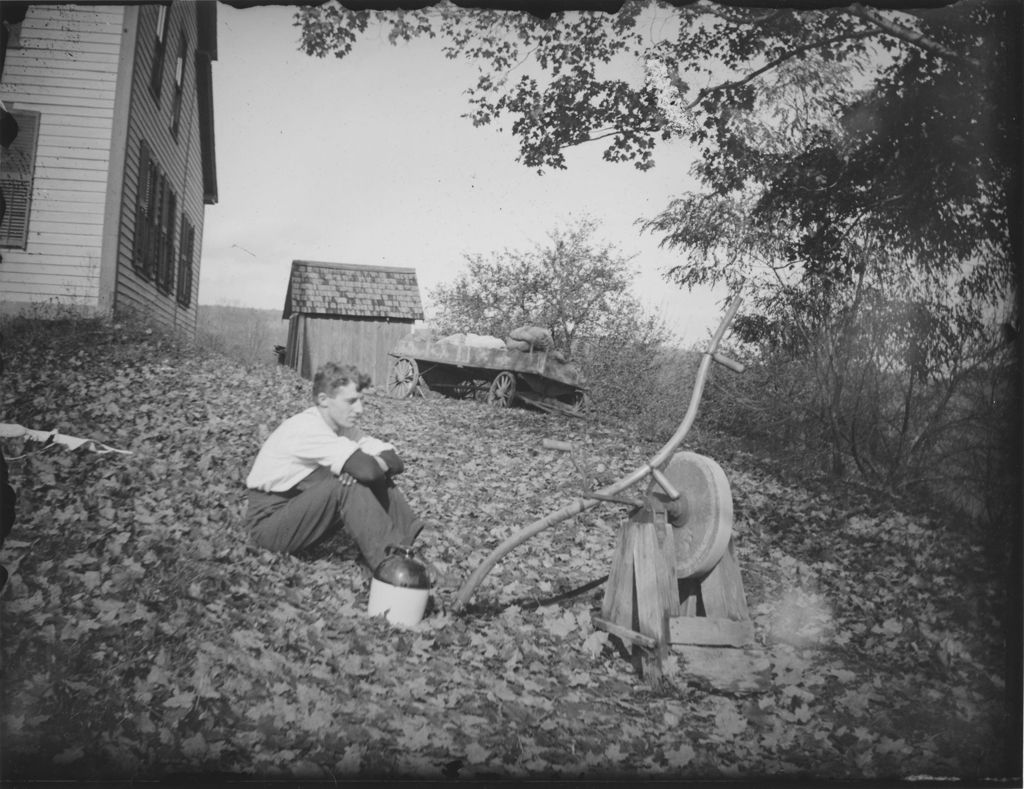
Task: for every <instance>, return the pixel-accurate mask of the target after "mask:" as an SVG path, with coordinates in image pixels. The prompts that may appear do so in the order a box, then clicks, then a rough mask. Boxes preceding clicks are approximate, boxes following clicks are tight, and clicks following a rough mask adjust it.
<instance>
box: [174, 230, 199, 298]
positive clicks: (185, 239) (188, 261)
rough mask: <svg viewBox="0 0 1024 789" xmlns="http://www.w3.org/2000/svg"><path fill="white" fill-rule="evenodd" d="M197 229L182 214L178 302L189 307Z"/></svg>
mask: <svg viewBox="0 0 1024 789" xmlns="http://www.w3.org/2000/svg"><path fill="white" fill-rule="evenodd" d="M195 241H196V231H195V228H194V227H192V223H191V222H190V221H189V220H188V217H186V216H185V213H184V212H182V214H181V240H180V241H179V242H178V245H179V246H178V250H179V251H178V294H177V297H178V304H180V305H181V306H182V307H188V305H189V304H191V303H192V253H193V247H194V246H195Z"/></svg>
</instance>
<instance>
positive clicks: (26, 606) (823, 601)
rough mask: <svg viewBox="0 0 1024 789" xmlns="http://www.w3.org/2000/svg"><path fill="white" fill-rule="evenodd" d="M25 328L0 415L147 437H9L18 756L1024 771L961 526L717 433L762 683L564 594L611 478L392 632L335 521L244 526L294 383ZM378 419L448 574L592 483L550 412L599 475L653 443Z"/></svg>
mask: <svg viewBox="0 0 1024 789" xmlns="http://www.w3.org/2000/svg"><path fill="white" fill-rule="evenodd" d="M6 334H7V342H6V354H7V357H8V373H7V375H6V376H5V379H4V381H3V394H2V400H0V421H2V422H14V423H19V424H22V425H24V426H26V427H32V428H39V429H50V428H58V429H60V430H61V431H62V432H66V433H70V434H72V435H77V436H88V437H92V438H97V439H99V440H101V441H105V442H107V443H109V444H111V445H113V446H116V447H120V448H125V449H130V450H131V451H132V452H133V454H132V455H130V456H125V455H99V454H93V453H89V452H71V451H67V450H63V449H54V448H43V447H41V446H40V445H39V444H37V443H26V442H24V441H21V440H10V439H8V440H5V441H4V451H5V454H6V455H7V456H8V457H13V458H14V459H13V460H12V461H11V468H12V475H13V483H14V485H15V486H16V488H17V489H18V490H19V495H20V502H19V510H20V521H19V523H18V525H17V527H16V529H15V532H14V533H13V534H12V536H11V538H10V539H9V541H8V543H7V545H6V546H5V547H4V549H3V552H2V554H0V562H2V563H3V564H5V565H6V566H7V567H8V569H10V570H11V571H12V580H11V584H10V586H9V589H8V592H7V594H6V596H5V599H4V600H3V602H2V610H3V620H2V624H3V633H2V639H3V653H2V659H3V717H2V727H3V728H2V745H3V758H4V772H5V777H6V778H7V779H28V778H55V777H62V776H69V777H70V776H73V777H76V778H89V777H104V778H110V777H144V778H150V777H163V776H168V775H172V774H175V775H181V774H201V775H203V776H212V775H220V774H225V773H231V774H242V775H250V776H251V775H258V776H264V777H266V776H295V775H298V776H303V777H308V778H315V777H318V778H337V777H341V776H352V775H361V776H380V775H403V776H446V777H454V776H459V777H467V776H478V777H479V776H520V777H521V776H531V777H532V776H560V777H561V776H573V777H575V776H600V777H614V776H624V775H640V776H651V777H664V776H678V777H708V778H718V777H729V778H737V777H739V778H742V777H766V776H805V777H806V776H815V777H822V778H824V777H827V778H864V777H906V776H920V775H928V776H941V777H946V776H965V777H974V778H977V777H983V776H990V777H996V776H999V777H1005V776H1007V775H1008V774H1013V771H1014V770H1015V766H1014V764H1013V762H1012V760H1011V761H1008V760H1007V754H1008V753H1012V747H1013V743H1012V742H1009V743H1008V740H1007V738H1008V737H1012V736H1013V734H1014V732H1015V731H1016V729H1015V726H1014V723H1015V722H1014V717H1015V713H1016V710H1017V709H1018V708H1019V699H1009V700H1008V699H1007V698H1006V696H1007V688H1006V686H1005V684H1004V683H1005V671H1006V668H1007V667H1006V665H1005V663H1004V655H1005V652H1006V644H1005V642H1004V633H1005V632H1006V631H1005V630H1004V627H1003V624H1004V623H1003V622H1002V621H1001V616H1002V605H1003V598H1004V591H1003V590H1004V589H1005V586H1006V583H1007V577H1006V575H1005V567H1003V566H1002V565H1001V564H1000V563H999V561H998V559H996V558H993V555H994V554H993V552H991V551H988V552H986V551H985V550H983V548H982V547H981V546H980V545H979V544H978V543H977V540H976V539H975V538H972V537H971V536H969V535H968V534H967V533H966V532H965V529H964V528H963V526H962V524H957V523H955V522H952V523H944V522H942V521H940V520H937V519H936V518H935V517H934V516H925V515H911V514H906V513H902V512H899V511H895V510H892V509H890V508H888V507H886V506H884V505H882V504H879V503H878V502H877V501H876V500H875V499H874V498H873V497H871V496H870V495H868V494H866V493H857V492H853V491H851V490H848V489H844V490H839V489H836V488H826V487H824V486H822V487H821V489H810V488H808V487H799V486H792V485H786V484H783V483H782V482H780V481H779V479H778V478H777V477H774V476H772V474H770V473H769V472H767V471H765V470H764V468H765V467H764V466H763V465H762V464H760V463H758V462H756V460H755V459H754V458H752V457H750V456H747V455H743V454H741V453H732V454H730V456H729V457H727V458H721V457H720V458H716V459H717V460H718V461H719V462H720V463H721V465H722V466H723V467H724V468H725V470H726V472H727V474H728V476H729V479H730V482H731V485H732V492H733V497H734V500H735V507H736V525H735V533H736V540H737V550H738V556H739V560H740V562H741V568H742V572H743V577H744V582H745V584H746V591H747V598H748V603H749V605H750V608H751V612H752V616H753V617H754V620H755V625H756V631H757V637H758V641H759V648H760V652H761V655H762V657H761V659H760V660H761V662H760V663H759V664H758V667H759V668H760V669H762V670H763V671H764V672H765V673H766V674H767V675H768V676H769V677H770V680H771V682H770V683H769V685H768V686H767V689H766V690H764V691H763V692H756V693H747V694H742V695H733V694H728V693H724V692H721V691H716V690H715V689H713V688H709V687H707V686H706V685H704V684H702V683H698V682H694V681H692V679H691V678H689V675H688V673H687V667H686V665H683V664H682V661H680V660H679V659H676V658H670V660H669V661H668V664H669V665H668V666H667V668H668V669H669V670H670V676H669V678H668V679H669V682H668V684H667V685H666V686H663V687H661V688H659V689H652V688H650V687H648V686H647V685H646V684H645V683H644V682H643V681H642V680H639V679H638V678H637V676H636V675H635V673H634V670H633V668H632V666H631V665H630V663H629V661H628V660H627V659H625V658H624V657H623V655H622V654H621V653H620V651H619V650H618V649H617V648H616V645H615V644H614V643H613V642H612V641H610V640H609V639H608V638H607V637H606V635H605V634H604V633H603V632H601V631H595V630H594V629H593V628H592V626H591V615H592V614H593V613H595V612H596V611H597V610H598V609H599V607H600V600H601V588H600V587H592V588H590V589H589V590H588V591H586V592H583V593H580V594H575V595H569V596H565V595H564V593H565V592H568V591H571V590H574V589H578V588H579V587H584V586H586V585H587V584H588V583H590V582H592V581H595V580H597V579H599V578H600V577H601V576H603V575H605V574H606V573H607V572H608V569H609V566H610V563H611V554H612V548H613V543H614V535H615V529H616V526H617V524H618V523H619V521H620V519H621V518H622V517H623V515H624V513H625V510H624V507H622V506H620V505H615V504H602V505H600V506H599V507H597V508H595V509H593V510H590V511H588V512H587V513H585V514H584V515H582V516H579V517H577V518H576V519H575V520H573V521H571V522H566V523H562V524H560V525H559V526H556V527H554V528H552V529H549V530H548V531H546V532H544V533H542V534H541V535H539V536H537V537H535V538H534V539H532V540H531V541H529V542H528V543H526V544H525V545H523V546H521V547H520V548H519V549H517V550H516V551H514V552H513V553H512V554H511V555H510V556H509V557H507V558H506V559H505V560H504V561H503V562H502V563H501V564H500V565H498V567H497V568H496V569H495V570H494V571H493V572H492V573H491V574H490V575H489V576H488V577H487V579H486V580H485V582H484V584H483V585H482V586H481V588H480V590H479V592H478V594H477V597H476V601H475V602H476V603H477V606H476V607H475V608H474V609H473V610H472V611H470V612H469V613H467V614H463V615H455V614H453V613H452V612H451V611H450V609H447V608H446V606H445V601H446V595H447V593H446V592H443V591H439V592H438V594H437V599H436V606H435V607H434V608H433V610H432V613H431V614H430V616H428V617H427V618H426V619H425V620H424V621H423V622H422V623H421V624H420V625H418V626H417V627H415V628H413V629H408V630H398V629H393V628H391V627H390V626H389V625H387V623H386V622H384V621H383V619H381V618H369V617H368V616H366V614H365V607H366V600H367V589H368V581H367V578H366V575H365V574H364V572H363V571H362V570H361V569H360V567H359V565H358V563H357V561H356V554H355V549H354V547H353V546H352V545H351V544H350V543H348V542H346V541H345V539H344V538H343V537H342V538H339V539H337V540H336V541H334V542H332V543H331V544H329V545H328V546H326V547H324V548H322V549H318V550H316V551H315V552H313V553H312V554H311V555H308V556H303V557H287V556H278V555H272V554H269V553H267V552H264V551H262V550H258V549H255V548H254V547H252V546H251V545H250V544H249V543H248V541H247V537H246V535H245V534H244V533H243V532H242V531H241V529H240V527H239V524H238V520H239V516H240V514H241V513H242V510H243V505H244V495H243V485H242V479H243V478H244V475H245V473H246V471H247V470H248V466H249V464H250V462H251V460H252V458H253V456H254V454H255V452H256V450H257V448H258V447H259V445H260V443H261V440H262V439H263V438H264V437H265V436H266V435H267V433H268V431H269V430H270V429H272V428H273V426H274V425H276V423H277V422H279V421H280V420H281V419H282V418H284V417H286V416H288V415H289V414H291V413H293V412H294V411H296V410H298V409H300V408H303V407H305V406H306V404H307V402H308V394H307V392H308V383H307V382H305V381H303V380H301V379H299V378H298V377H297V376H295V375H294V374H293V373H292V372H291V371H289V370H286V369H284V368H278V369H272V368H259V369H251V370H247V369H245V368H242V367H240V366H238V365H236V364H234V363H232V362H230V361H228V360H226V359H224V358H221V357H217V356H212V355H205V354H203V353H201V352H198V351H189V350H188V349H182V348H179V347H177V346H175V345H173V344H171V343H168V342H167V341H165V340H161V339H159V338H157V337H155V336H147V335H146V334H144V333H140V332H137V331H134V330H129V329H127V328H124V327H111V326H109V325H105V324H101V323H92V322H78V323H75V324H56V325H54V326H52V327H46V326H40V325H35V324H31V325H26V324H22V325H15V326H12V327H8V329H7V330H6ZM638 396H642V394H641V393H638ZM684 405H685V403H684V402H682V401H681V402H680V411H682V409H683V407H684ZM364 426H366V427H367V428H369V429H370V430H371V431H372V432H374V433H376V434H378V435H380V436H381V437H384V438H387V439H391V440H394V441H395V442H396V443H397V444H398V445H399V447H400V450H401V453H402V455H403V456H404V458H405V459H406V464H407V467H408V471H407V472H406V474H405V475H404V479H403V486H404V488H405V490H406V492H407V493H408V495H409V497H410V499H411V500H412V502H413V503H414V505H415V506H416V507H417V509H418V510H419V511H420V512H421V513H422V514H423V515H424V516H425V517H426V518H427V519H428V520H429V521H430V522H431V524H432V529H431V531H430V532H429V533H427V534H425V535H424V537H423V539H422V541H421V543H420V548H421V551H422V553H423V554H424V555H425V556H426V557H427V558H429V559H430V560H431V561H433V562H434V563H435V564H436V565H437V566H438V567H439V569H441V570H442V571H444V572H445V573H446V574H447V575H448V576H449V577H455V578H462V577H465V575H467V574H468V573H469V572H471V571H472V570H473V569H474V568H475V567H476V566H477V564H478V563H479V561H480V560H481V559H482V558H483V557H484V556H485V555H486V554H487V553H488V552H489V551H490V549H491V548H492V547H493V546H495V545H496V544H497V543H498V542H499V541H500V540H501V539H503V538H504V537H506V536H507V535H509V534H511V533H513V532H514V531H517V530H518V529H519V528H520V527H522V526H523V525H525V524H527V523H528V522H530V521H531V520H533V519H534V518H536V517H539V516H541V515H544V514H546V513H548V512H550V511H552V510H554V509H556V508H558V507H560V506H561V505H562V504H564V503H566V502H567V501H568V500H569V499H570V498H571V497H573V496H574V495H575V490H576V488H578V486H579V484H580V476H579V472H578V471H577V469H576V467H574V466H573V464H572V463H571V462H570V459H569V458H568V457H567V456H566V455H564V454H559V453H555V452H551V451H548V450H545V449H544V448H543V446H542V443H541V442H542V439H544V438H554V439H559V440H564V441H572V442H575V443H577V445H579V446H581V447H583V448H585V450H586V452H587V454H588V456H589V457H590V459H591V462H592V465H593V466H594V467H596V474H597V476H598V477H600V478H601V479H602V481H603V482H607V481H610V480H611V479H614V478H616V477H617V476H619V475H621V474H622V473H624V472H627V471H631V470H632V469H633V468H635V467H636V466H637V465H638V464H640V463H641V462H642V461H643V460H644V459H645V458H647V457H649V456H650V455H651V454H652V453H653V451H654V450H655V449H657V447H656V446H653V445H644V444H641V443H638V442H637V441H636V440H635V438H634V437H633V435H632V434H631V432H630V431H629V430H628V429H625V428H621V429H616V428H609V427H607V426H602V427H598V426H595V425H588V424H586V423H583V422H581V421H573V420H569V419H565V418H562V417H556V416H547V415H542V414H536V413H532V412H527V411H523V410H518V409H510V410H506V411H499V410H495V409H491V408H488V407H487V406H484V405H481V404H477V403H471V402H456V401H449V400H408V401H395V400H391V399H388V398H386V397H383V396H370V397H368V398H367V409H366V414H365V417H364ZM689 448H691V449H695V450H696V451H701V449H702V448H701V447H699V446H697V447H689ZM559 596H562V597H563V598H564V599H559V600H557V601H552V599H553V598H557V597H559ZM447 599H449V600H450V597H448V598H447ZM1011 670H1016V667H1011ZM1008 771H1010V772H1008Z"/></svg>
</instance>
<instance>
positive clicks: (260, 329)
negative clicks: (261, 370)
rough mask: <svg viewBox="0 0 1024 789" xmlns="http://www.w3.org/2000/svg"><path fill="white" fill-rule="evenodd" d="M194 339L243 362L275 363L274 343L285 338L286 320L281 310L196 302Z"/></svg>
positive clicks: (280, 341)
mask: <svg viewBox="0 0 1024 789" xmlns="http://www.w3.org/2000/svg"><path fill="white" fill-rule="evenodd" d="M197 339H198V341H199V343H200V344H201V345H203V347H205V348H209V349H211V350H217V351H220V352H221V353H224V354H226V355H228V356H230V357H232V358H233V359H236V360H238V361H240V362H243V363H245V364H269V365H273V364H276V363H277V357H276V356H275V354H274V346H275V345H285V344H286V343H287V341H288V322H287V321H285V320H283V319H282V318H281V310H260V309H255V308H253V307H228V306H225V305H223V304H216V305H214V304H200V305H199V320H198V326H197Z"/></svg>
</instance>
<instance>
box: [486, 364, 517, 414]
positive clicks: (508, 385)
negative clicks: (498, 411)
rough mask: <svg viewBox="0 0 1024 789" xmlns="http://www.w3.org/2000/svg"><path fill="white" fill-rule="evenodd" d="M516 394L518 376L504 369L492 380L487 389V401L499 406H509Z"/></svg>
mask: <svg viewBox="0 0 1024 789" xmlns="http://www.w3.org/2000/svg"><path fill="white" fill-rule="evenodd" d="M515 396H516V377H515V375H513V374H512V373H510V372H509V371H508V370H502V371H501V372H500V373H498V374H497V375H496V376H494V380H493V381H491V388H490V389H488V390H487V402H488V404H489V405H494V406H497V407H498V408H508V407H509V406H510V405H512V400H513V398H514V397H515Z"/></svg>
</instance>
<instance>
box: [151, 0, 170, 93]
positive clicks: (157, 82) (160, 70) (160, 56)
mask: <svg viewBox="0 0 1024 789" xmlns="http://www.w3.org/2000/svg"><path fill="white" fill-rule="evenodd" d="M156 11H157V18H156V33H155V35H154V37H153V71H152V73H151V74H150V75H149V92H150V93H151V94H152V95H153V98H154V99H156V101H157V104H159V103H160V90H161V88H162V87H163V82H164V55H165V53H166V52H167V28H168V26H169V23H170V16H171V5H170V3H161V4H160V5H159V6H157V9H156Z"/></svg>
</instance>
